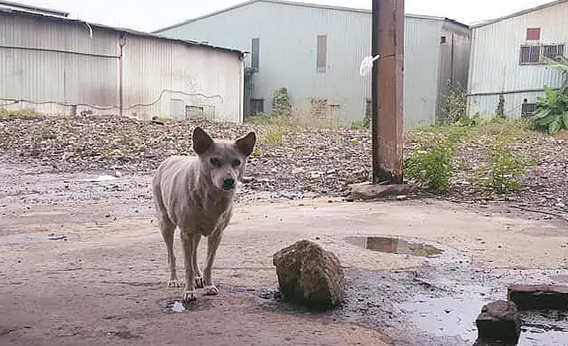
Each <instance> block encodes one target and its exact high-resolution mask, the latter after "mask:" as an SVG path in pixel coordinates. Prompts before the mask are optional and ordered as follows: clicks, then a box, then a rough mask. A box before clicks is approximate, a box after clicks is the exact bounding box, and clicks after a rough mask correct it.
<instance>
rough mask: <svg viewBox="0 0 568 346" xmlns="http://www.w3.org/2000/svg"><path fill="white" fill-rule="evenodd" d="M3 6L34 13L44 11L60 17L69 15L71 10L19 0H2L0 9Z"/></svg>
mask: <svg viewBox="0 0 568 346" xmlns="http://www.w3.org/2000/svg"><path fill="white" fill-rule="evenodd" d="M2 8H4V9H5V8H10V9H16V10H23V11H26V12H33V13H43V14H47V15H51V16H59V17H67V16H69V12H63V11H57V10H52V9H49V8H44V7H38V6H33V5H25V4H19V3H17V2H12V1H0V9H2Z"/></svg>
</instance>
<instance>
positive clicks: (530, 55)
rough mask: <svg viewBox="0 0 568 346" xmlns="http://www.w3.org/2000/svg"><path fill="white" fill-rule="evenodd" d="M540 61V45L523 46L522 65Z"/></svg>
mask: <svg viewBox="0 0 568 346" xmlns="http://www.w3.org/2000/svg"><path fill="white" fill-rule="evenodd" d="M539 62H540V46H521V58H520V64H521V65H530V64H538V63H539Z"/></svg>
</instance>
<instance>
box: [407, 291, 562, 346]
mask: <svg viewBox="0 0 568 346" xmlns="http://www.w3.org/2000/svg"><path fill="white" fill-rule="evenodd" d="M490 301H491V299H483V298H482V297H480V296H477V295H466V296H461V297H444V298H431V297H425V296H422V297H417V298H415V299H414V300H413V301H411V302H406V303H403V304H401V305H400V307H401V309H402V311H404V312H405V315H406V316H408V317H409V322H410V323H411V324H413V325H414V326H415V327H417V328H418V329H420V330H422V331H424V332H427V333H429V334H431V335H435V336H437V337H446V338H447V337H453V338H455V339H457V340H460V341H465V342H468V343H473V342H474V341H475V340H476V339H477V328H476V326H475V319H476V318H477V316H478V315H479V313H480V311H481V307H482V306H483V305H484V304H487V303H488V302H490ZM521 318H522V321H523V325H522V328H521V331H522V332H521V337H520V339H519V343H518V345H519V346H544V345H546V346H561V345H563V346H565V345H568V333H567V332H568V319H567V315H566V314H565V313H560V312H553V311H551V312H536V311H535V312H522V313H521Z"/></svg>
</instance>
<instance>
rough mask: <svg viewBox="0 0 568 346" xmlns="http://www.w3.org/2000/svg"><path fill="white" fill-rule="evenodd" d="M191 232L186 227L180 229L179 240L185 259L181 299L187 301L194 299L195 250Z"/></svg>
mask: <svg viewBox="0 0 568 346" xmlns="http://www.w3.org/2000/svg"><path fill="white" fill-rule="evenodd" d="M192 233H193V232H191V231H188V230H186V229H182V230H181V242H182V245H183V254H184V256H183V257H184V259H185V289H184V291H183V301H184V302H189V301H192V300H195V299H196V297H195V271H194V264H193V259H194V257H195V252H196V251H197V247H196V245H197V244H196V243H195V242H194V240H193V239H194V235H193V234H192Z"/></svg>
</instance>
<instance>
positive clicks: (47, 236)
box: [0, 233, 79, 246]
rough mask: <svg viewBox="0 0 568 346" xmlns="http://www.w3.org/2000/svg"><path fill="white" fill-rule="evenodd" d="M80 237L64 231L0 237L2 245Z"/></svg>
mask: <svg viewBox="0 0 568 346" xmlns="http://www.w3.org/2000/svg"><path fill="white" fill-rule="evenodd" d="M77 238H79V235H77V234H63V233H28V234H14V235H6V236H1V237H0V246H3V245H16V244H32V243H46V242H60V241H68V240H75V239H77Z"/></svg>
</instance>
